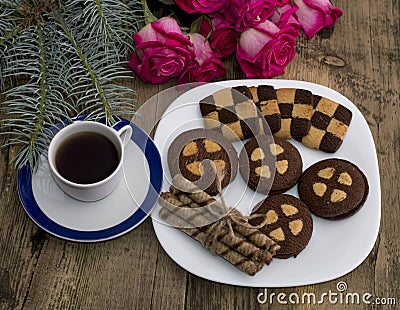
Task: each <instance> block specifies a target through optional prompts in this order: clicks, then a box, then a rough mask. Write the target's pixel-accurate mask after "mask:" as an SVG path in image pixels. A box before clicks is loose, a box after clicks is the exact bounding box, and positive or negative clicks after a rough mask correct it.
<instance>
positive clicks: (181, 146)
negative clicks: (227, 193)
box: [168, 128, 238, 195]
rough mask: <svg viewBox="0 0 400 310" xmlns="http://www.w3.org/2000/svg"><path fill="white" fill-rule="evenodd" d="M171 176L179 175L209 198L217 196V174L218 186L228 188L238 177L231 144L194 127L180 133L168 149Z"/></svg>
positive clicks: (219, 136) (208, 131)
mask: <svg viewBox="0 0 400 310" xmlns="http://www.w3.org/2000/svg"><path fill="white" fill-rule="evenodd" d="M168 166H169V169H170V172H171V176H172V177H174V176H175V175H177V174H181V175H182V176H183V177H185V178H186V179H187V180H189V181H192V182H193V183H194V184H195V185H196V186H197V187H199V188H200V189H202V190H204V191H205V192H207V193H208V194H210V195H216V194H217V193H218V187H217V181H218V180H217V174H216V172H217V171H220V175H221V176H222V180H221V186H222V188H224V187H225V186H227V185H228V184H229V183H230V182H231V181H232V180H233V179H234V178H235V177H236V174H237V166H238V158H237V153H236V150H235V148H234V147H233V145H232V143H231V142H230V141H229V140H228V139H227V138H225V137H224V136H223V135H222V134H220V133H217V132H215V131H211V130H208V129H203V128H197V129H192V130H189V131H185V132H183V133H181V134H180V135H179V136H177V137H176V138H175V140H174V141H173V142H172V143H171V145H170V147H169V149H168Z"/></svg>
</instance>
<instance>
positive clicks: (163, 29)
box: [129, 17, 193, 84]
mask: <svg viewBox="0 0 400 310" xmlns="http://www.w3.org/2000/svg"><path fill="white" fill-rule="evenodd" d="M132 36H133V40H134V41H135V51H134V52H133V53H132V55H131V59H130V62H129V67H130V68H131V69H132V70H133V71H134V72H135V73H136V74H137V75H138V76H139V77H140V79H142V80H143V81H144V82H150V83H152V84H159V83H165V82H166V81H168V80H169V79H171V78H174V77H177V76H178V75H179V74H181V72H182V71H183V70H184V68H185V67H186V65H187V63H188V61H189V59H191V58H192V57H193V54H192V52H191V51H190V49H189V47H190V46H191V45H192V44H191V42H190V40H189V38H187V37H185V36H184V35H183V34H182V31H181V30H180V28H179V26H178V23H177V22H176V20H175V19H173V18H170V17H164V18H161V19H160V20H157V21H155V22H152V23H151V24H148V25H146V26H145V27H143V28H142V29H141V30H140V31H139V32H138V33H134V34H133V35H132Z"/></svg>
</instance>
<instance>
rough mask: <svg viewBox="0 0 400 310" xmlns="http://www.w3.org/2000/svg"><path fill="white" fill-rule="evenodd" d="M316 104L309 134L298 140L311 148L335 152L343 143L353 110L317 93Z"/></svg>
mask: <svg viewBox="0 0 400 310" xmlns="http://www.w3.org/2000/svg"><path fill="white" fill-rule="evenodd" d="M314 106H315V108H314V114H313V116H312V118H311V127H310V130H309V132H308V134H307V135H306V136H304V137H302V138H297V139H296V140H298V141H300V142H301V143H303V144H304V145H305V146H308V147H310V148H313V149H317V150H321V151H324V152H327V153H334V152H336V151H337V150H338V149H339V147H340V146H341V145H342V142H343V139H344V136H345V135H346V132H347V129H348V127H349V125H350V122H351V119H352V112H351V111H350V110H349V109H347V108H346V107H344V106H342V105H341V104H339V103H337V102H334V101H332V100H330V99H327V98H324V97H321V96H316V95H314Z"/></svg>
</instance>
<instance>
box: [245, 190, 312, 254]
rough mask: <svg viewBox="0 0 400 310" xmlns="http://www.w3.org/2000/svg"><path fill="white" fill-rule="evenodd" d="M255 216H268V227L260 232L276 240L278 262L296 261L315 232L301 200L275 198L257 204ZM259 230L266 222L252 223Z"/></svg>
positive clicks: (275, 196)
mask: <svg viewBox="0 0 400 310" xmlns="http://www.w3.org/2000/svg"><path fill="white" fill-rule="evenodd" d="M252 214H263V215H266V216H267V225H266V226H264V227H262V228H260V229H261V231H263V232H264V233H265V234H266V235H267V236H269V237H270V238H272V239H273V240H275V241H276V242H277V243H278V244H279V245H280V246H281V248H280V249H279V250H278V252H277V253H276V257H277V258H289V257H291V256H294V257H296V256H297V254H299V253H300V252H301V251H302V250H303V249H304V248H305V247H306V246H307V244H308V242H309V241H310V238H311V235H312V232H313V220H312V217H311V213H310V211H309V210H308V208H307V206H306V205H305V204H304V203H303V202H302V201H301V200H300V199H298V198H296V197H294V196H291V195H287V194H280V195H273V196H269V197H268V198H266V199H265V200H263V201H261V202H260V203H258V204H257V205H256V207H255V210H254V211H253V213H252ZM249 222H250V224H252V225H254V226H256V225H260V224H261V223H262V222H263V218H255V219H251V220H250V221H249Z"/></svg>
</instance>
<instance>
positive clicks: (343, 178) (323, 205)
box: [298, 158, 369, 220]
mask: <svg viewBox="0 0 400 310" xmlns="http://www.w3.org/2000/svg"><path fill="white" fill-rule="evenodd" d="M298 190H299V196H300V199H301V200H302V201H303V202H304V203H305V204H306V205H307V206H308V207H309V208H310V210H311V212H312V213H314V214H315V215H317V216H319V217H323V218H326V219H331V220H340V219H344V218H347V217H349V216H352V215H353V214H355V213H356V212H357V211H358V210H360V208H361V207H362V206H363V205H364V202H365V201H366V199H367V196H368V192H369V186H368V180H367V178H366V176H365V175H364V173H363V172H362V171H361V170H360V169H359V168H358V167H357V166H356V165H355V164H353V163H351V162H349V161H347V160H344V159H339V158H331V159H325V160H322V161H319V162H317V163H315V164H313V165H312V166H310V167H309V168H307V169H306V170H305V171H304V173H303V174H302V176H301V178H300V180H299V186H298Z"/></svg>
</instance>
